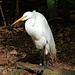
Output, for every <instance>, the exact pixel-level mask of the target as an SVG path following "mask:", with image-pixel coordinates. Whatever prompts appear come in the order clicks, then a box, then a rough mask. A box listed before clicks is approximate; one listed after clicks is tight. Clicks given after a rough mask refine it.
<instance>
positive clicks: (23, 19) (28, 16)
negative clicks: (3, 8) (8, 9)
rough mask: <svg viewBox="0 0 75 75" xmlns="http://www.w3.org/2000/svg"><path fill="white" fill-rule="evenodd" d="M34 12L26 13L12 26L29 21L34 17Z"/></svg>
mask: <svg viewBox="0 0 75 75" xmlns="http://www.w3.org/2000/svg"><path fill="white" fill-rule="evenodd" d="M33 12H34V11H33ZM33 12H26V13H24V14H23V16H22V17H21V18H19V19H18V20H16V21H15V22H14V23H13V24H12V25H14V24H16V23H17V22H19V21H25V20H27V19H30V18H32V17H33Z"/></svg>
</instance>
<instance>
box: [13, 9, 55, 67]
mask: <svg viewBox="0 0 75 75" xmlns="http://www.w3.org/2000/svg"><path fill="white" fill-rule="evenodd" d="M24 20H26V22H25V30H26V32H27V33H28V34H29V35H30V36H31V38H32V40H33V42H34V44H35V46H36V48H37V49H39V50H40V64H39V66H40V67H41V66H42V63H41V50H42V49H43V50H44V67H45V68H47V65H46V57H45V55H47V54H48V53H50V56H51V58H52V60H55V59H56V46H55V41H54V38H53V35H52V31H51V29H50V27H49V24H48V22H47V20H46V18H45V17H44V16H43V15H42V14H41V13H39V12H36V11H35V10H34V11H32V12H31V11H28V12H25V13H24V14H23V16H22V17H21V18H20V19H18V20H17V21H15V22H14V23H13V24H12V25H14V24H16V23H17V22H19V21H24Z"/></svg>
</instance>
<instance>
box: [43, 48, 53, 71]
mask: <svg viewBox="0 0 75 75" xmlns="http://www.w3.org/2000/svg"><path fill="white" fill-rule="evenodd" d="M45 54H46V51H45V48H44V70H45V69H46V68H48V69H50V70H52V71H53V69H51V68H49V67H47V63H46V55H45Z"/></svg>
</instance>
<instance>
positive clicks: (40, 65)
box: [31, 49, 42, 69]
mask: <svg viewBox="0 0 75 75" xmlns="http://www.w3.org/2000/svg"><path fill="white" fill-rule="evenodd" d="M35 67H38V69H39V68H40V67H42V60H41V49H40V64H39V65H38V66H35ZM35 67H31V68H35Z"/></svg>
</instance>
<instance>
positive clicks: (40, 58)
mask: <svg viewBox="0 0 75 75" xmlns="http://www.w3.org/2000/svg"><path fill="white" fill-rule="evenodd" d="M39 66H40V67H42V61H41V49H40V64H39Z"/></svg>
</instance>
